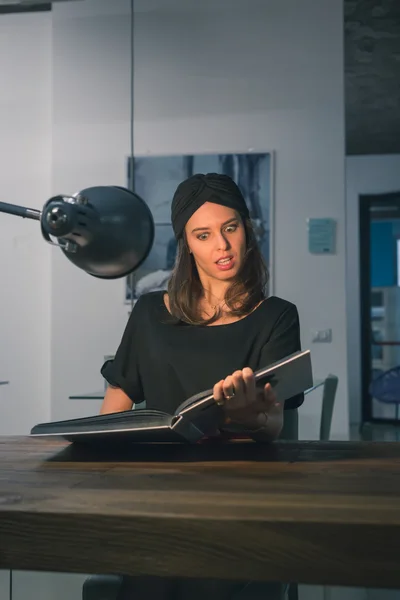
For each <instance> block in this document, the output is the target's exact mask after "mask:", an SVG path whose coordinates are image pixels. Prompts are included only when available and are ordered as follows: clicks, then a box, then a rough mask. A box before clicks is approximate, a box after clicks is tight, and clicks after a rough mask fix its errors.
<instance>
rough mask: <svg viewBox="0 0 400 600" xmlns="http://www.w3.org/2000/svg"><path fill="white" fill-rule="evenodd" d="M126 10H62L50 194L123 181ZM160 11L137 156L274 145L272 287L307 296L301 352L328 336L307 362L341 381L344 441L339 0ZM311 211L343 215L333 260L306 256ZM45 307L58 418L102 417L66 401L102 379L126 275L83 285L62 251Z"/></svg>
mask: <svg viewBox="0 0 400 600" xmlns="http://www.w3.org/2000/svg"><path fill="white" fill-rule="evenodd" d="M128 4H129V3H128V2H126V1H125V0H120V1H116V2H115V3H113V5H112V9H111V8H110V4H109V3H108V4H107V3H106V2H102V3H98V2H96V3H95V2H94V1H92V0H91V1H89V0H88V1H86V2H85V3H83V4H81V3H76V4H75V3H66V4H60V5H55V6H54V25H53V27H54V50H53V57H54V61H53V81H54V116H53V142H54V151H53V182H52V185H53V191H57V192H60V191H63V192H72V191H76V190H77V189H79V188H81V187H83V186H86V185H91V184H103V183H112V184H114V183H116V184H122V185H124V184H125V182H126V178H125V163H126V156H127V155H128V153H129V135H130V130H129V44H130V40H129V19H128V18H127V11H128V8H129V6H128ZM163 5H164V6H166V7H167V8H166V10H164V12H163V13H160V12H159V11H157V10H155V11H151V12H139V13H138V14H137V15H136V22H135V30H136V41H135V149H136V152H137V153H138V154H145V153H151V154H164V153H167V154H174V153H189V152H215V151H227V152H229V151H238V150H246V149H248V148H250V147H251V148H254V149H255V150H275V151H276V222H275V228H276V229H275V230H276V260H275V270H276V288H275V290H276V293H277V294H278V295H280V296H283V297H285V298H287V299H289V300H292V301H294V302H295V303H296V304H297V305H298V307H299V311H300V315H301V323H302V336H303V345H304V347H312V344H311V330H312V329H319V328H327V327H330V328H332V330H333V341H332V343H331V344H326V345H322V344H321V345H319V346H315V347H314V348H312V349H313V362H314V367H315V374H316V376H317V377H318V376H324V375H326V374H327V373H328V372H334V373H337V374H338V375H339V377H340V384H339V390H338V395H337V405H336V409H335V413H334V420H333V435H334V437H346V436H347V431H348V408H347V362H346V324H345V314H346V311H345V286H344V283H345V244H344V223H345V219H344V217H345V215H344V211H345V209H344V150H343V149H344V115H343V47H342V23H343V15H342V2H341V0H334V1H332V0H303V2H302V8H301V11H299V7H298V2H297V1H295V0H284V1H282V0H268V1H265V2H262V3H260V2H258V1H253V0H251V1H247V2H243V3H236V8H235V9H232V10H228V8H226V9H225V10H221V11H217V12H215V10H213V9H212V7H211V9H210V7H209V6H208V4H207V5H203V6H202V7H200V5H199V3H197V9H196V5H195V4H194V3H192V4H190V8H191V10H189V9H187V10H186V11H185V12H182V11H181V12H179V11H178V12H173V11H171V10H170V11H169V10H168V3H164V4H163ZM185 6H186V7H187V6H188V5H187V3H186V4H185ZM221 6H222V4H221ZM82 7H83V8H82ZM91 9H92V10H91ZM83 10H84V12H85V16H82V15H83ZM111 11H112V14H110V13H111ZM193 11H195V12H196V14H195V15H194V14H193ZM107 13H108V14H107ZM311 216H314V217H333V218H336V219H337V220H338V244H337V248H338V250H337V254H336V255H334V256H325V257H316V256H310V255H309V254H308V252H307V228H306V219H307V218H308V217H311ZM52 302H53V304H52V360H53V369H52V418H67V417H70V416H77V415H80V414H88V413H90V412H96V411H97V409H98V405H97V404H96V403H93V402H91V401H88V402H86V403H85V402H83V403H77V402H73V401H68V399H67V398H68V395H69V394H71V393H77V392H82V391H87V390H89V391H90V390H93V391H94V390H96V389H99V388H100V387H101V383H102V382H101V379H100V376H99V367H100V364H101V362H102V357H103V355H104V354H112V353H113V352H114V351H115V349H116V346H117V344H118V341H119V339H120V335H121V333H122V330H123V327H124V324H125V322H126V318H127V309H126V307H125V306H124V305H123V283H122V282H121V281H117V282H101V281H96V280H94V279H92V278H89V277H87V276H85V275H84V274H83V273H80V272H78V271H77V270H76V269H74V268H73V267H72V266H70V265H69V264H68V263H67V262H66V261H65V259H64V258H63V257H62V256H61V255H60V254H59V253H53V254H52ZM316 404H317V403H316ZM316 404H315V405H314V404H313V400H312V397H311V396H310V397H309V401H308V402H307V406H305V407H304V409H303V411H302V419H303V432H304V435H305V437H307V436H310V437H312V436H313V435H314V433H315V431H316V426H317V421H318V418H319V409H317V408H316Z"/></svg>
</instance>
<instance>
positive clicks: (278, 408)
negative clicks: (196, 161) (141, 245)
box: [101, 173, 303, 600]
mask: <svg viewBox="0 0 400 600" xmlns="http://www.w3.org/2000/svg"><path fill="white" fill-rule="evenodd" d="M171 221H172V226H173V229H174V233H175V237H176V239H177V243H178V248H177V257H176V262H175V266H174V269H173V272H172V276H171V279H170V281H169V285H168V292H167V293H165V292H160V291H159V292H151V293H148V294H144V295H142V296H141V297H140V298H139V300H138V301H137V303H136V304H135V306H134V308H133V311H132V313H131V316H130V319H129V322H128V324H127V327H126V329H125V332H124V335H123V338H122V341H121V344H120V346H119V348H118V351H117V354H116V356H115V359H114V360H113V361H108V362H106V363H105V365H104V366H103V368H102V374H103V376H104V377H105V379H106V380H107V381H108V383H109V387H108V390H107V393H106V395H105V398H104V402H103V406H102V408H101V412H102V413H111V412H118V411H124V410H129V409H130V408H132V406H133V404H135V403H140V402H142V401H143V400H146V405H147V408H153V409H159V410H164V411H166V412H169V413H173V412H174V411H175V409H176V408H177V406H178V405H179V404H180V403H181V402H183V401H184V400H186V398H188V397H190V396H192V395H193V394H196V393H198V392H201V391H204V390H207V389H210V388H213V391H214V398H215V400H216V401H217V402H218V403H219V404H220V405H221V406H222V407H223V409H222V417H221V422H220V423H218V424H217V432H216V434H217V435H219V436H221V434H222V433H224V432H225V435H232V434H233V433H236V434H237V433H242V434H243V433H244V434H245V435H246V436H250V437H252V438H254V439H255V440H260V441H272V440H274V439H276V438H277V437H278V436H279V433H280V431H281V429H282V421H283V408H282V404H280V403H279V402H278V401H277V400H279V399H277V398H275V395H274V393H273V391H272V389H271V387H270V386H269V385H267V386H265V387H264V388H262V389H261V390H258V389H257V388H256V385H255V380H254V375H253V373H254V371H255V370H257V369H259V368H261V367H264V366H266V365H268V364H270V363H272V362H274V361H276V360H278V359H280V358H283V357H285V356H287V355H288V354H291V353H292V352H295V351H297V350H299V349H300V333H299V320H298V314H297V310H296V307H295V306H294V305H293V304H291V303H289V302H286V301H284V300H281V299H279V298H275V297H270V298H266V297H265V286H266V283H267V275H266V269H265V267H264V263H263V260H262V256H261V254H260V251H259V248H258V246H257V243H256V239H255V235H254V232H253V229H252V226H251V222H250V219H249V212H248V209H247V206H246V203H245V200H244V198H243V196H242V194H241V192H240V190H239V188H238V187H237V186H236V184H235V183H234V182H233V181H232V179H230V178H229V177H227V176H225V175H218V174H212V173H211V174H208V175H194V176H192V177H190V178H189V179H187V180H185V181H184V182H183V183H181V184H180V185H179V186H178V188H177V190H176V193H175V195H174V198H173V201H172V210H171ZM302 401H303V396H302V395H301V396H299V397H296V398H292V399H290V400H289V401H286V402H285V409H293V408H296V407H297V406H299V405H300V404H301V402H302ZM259 594H261V596H260V595H259ZM282 594H283V586H281V584H275V583H271V584H263V585H262V586H261V589H260V586H259V585H257V584H252V583H244V584H240V583H232V582H230V583H229V582H224V581H210V580H186V581H185V580H176V579H173V580H171V579H168V580H167V579H153V578H148V577H137V578H124V584H123V589H122V590H121V594H120V596H119V598H121V599H124V600H125V599H128V598H129V599H131V598H135V600H140V599H141V598H154V599H157V600H161V599H168V600H170V599H172V598H173V599H174V600H181V599H183V598H185V599H186V598H187V599H189V598H190V600H198V599H200V598H201V599H202V600H203V599H204V598H207V600H214V599H215V600H216V599H218V600H223V599H230V598H233V597H234V598H235V599H237V600H239V599H242V598H243V599H248V598H256V597H257V598H258V597H262V598H265V599H266V600H267V599H270V600H272V599H274V600H275V599H277V598H281V597H283V596H282Z"/></svg>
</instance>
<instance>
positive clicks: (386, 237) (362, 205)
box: [359, 192, 400, 424]
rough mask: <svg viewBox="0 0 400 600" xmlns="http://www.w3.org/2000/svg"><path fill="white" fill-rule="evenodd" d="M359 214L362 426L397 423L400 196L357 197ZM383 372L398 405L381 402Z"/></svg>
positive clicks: (399, 315)
mask: <svg viewBox="0 0 400 600" xmlns="http://www.w3.org/2000/svg"><path fill="white" fill-rule="evenodd" d="M359 211H360V310H361V377H362V381H361V390H362V404H361V405H362V423H363V424H364V423H388V424H395V423H400V192H398V193H397V192H396V193H390V194H379V195H363V196H360V198H359ZM397 367H398V369H397ZM384 374H386V375H385V377H386V380H385V381H386V382H387V381H388V377H389V376H390V386H391V389H395V388H394V387H393V386H398V393H399V402H393V401H391V402H388V401H382V398H383V396H382V394H381V393H380V390H381V389H382V385H381V384H382V382H383V375H384ZM371 384H372V387H371ZM385 385H386V384H385ZM374 388H375V389H374ZM396 389H397V388H396ZM386 399H387V398H386Z"/></svg>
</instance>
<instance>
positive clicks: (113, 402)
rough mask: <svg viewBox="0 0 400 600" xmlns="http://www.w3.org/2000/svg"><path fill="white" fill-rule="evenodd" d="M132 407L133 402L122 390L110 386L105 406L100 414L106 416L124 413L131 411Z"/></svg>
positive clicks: (103, 405)
mask: <svg viewBox="0 0 400 600" xmlns="http://www.w3.org/2000/svg"><path fill="white" fill-rule="evenodd" d="M132 406H133V402H132V400H131V399H130V398H129V396H128V395H127V394H125V392H124V391H123V390H121V388H117V387H113V386H108V388H107V391H106V394H105V396H104V400H103V404H102V405H101V409H100V414H101V415H106V414H109V413H116V412H123V411H124V410H130V409H131V408H132Z"/></svg>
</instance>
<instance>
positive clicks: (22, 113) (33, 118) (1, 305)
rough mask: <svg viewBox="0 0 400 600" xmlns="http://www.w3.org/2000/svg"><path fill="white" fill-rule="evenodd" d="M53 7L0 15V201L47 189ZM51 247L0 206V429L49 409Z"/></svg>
mask: <svg viewBox="0 0 400 600" xmlns="http://www.w3.org/2000/svg"><path fill="white" fill-rule="evenodd" d="M51 40H52V29H51V15H50V13H40V14H26V15H25V14H20V15H2V16H1V17H0V89H1V93H0V132H1V135H0V164H1V171H0V183H1V185H0V201H3V202H9V203H13V204H20V205H23V206H28V207H32V208H39V209H40V208H41V207H42V205H43V204H44V202H45V201H46V200H47V199H48V198H49V194H50V178H51V111H52V101H51V69H50V65H51V55H52V46H51ZM50 250H51V249H50V247H49V246H48V245H47V244H46V243H45V242H44V241H42V238H41V233H40V226H39V223H38V222H36V221H33V220H29V221H27V220H25V219H21V218H19V217H15V216H10V215H6V214H0V274H1V285H0V380H3V379H4V380H9V381H10V384H9V385H8V386H0V435H1V434H5V433H11V434H26V433H28V432H29V430H30V428H31V427H32V425H34V424H35V423H37V422H40V421H46V420H48V418H49V415H50V387H49V386H50V300H51V297H50Z"/></svg>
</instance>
